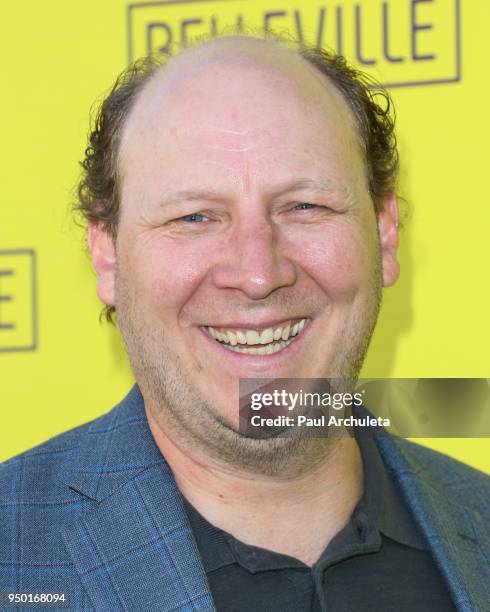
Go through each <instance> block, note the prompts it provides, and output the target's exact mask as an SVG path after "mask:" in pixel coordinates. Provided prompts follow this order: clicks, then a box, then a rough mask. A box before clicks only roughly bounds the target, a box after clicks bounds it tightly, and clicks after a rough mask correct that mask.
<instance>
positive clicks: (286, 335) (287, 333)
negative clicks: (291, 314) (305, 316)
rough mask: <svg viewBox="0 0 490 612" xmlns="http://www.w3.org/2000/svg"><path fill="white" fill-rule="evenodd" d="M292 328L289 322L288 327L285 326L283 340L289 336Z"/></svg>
mask: <svg viewBox="0 0 490 612" xmlns="http://www.w3.org/2000/svg"><path fill="white" fill-rule="evenodd" d="M290 329H291V327H290V325H289V324H288V325H287V326H286V327H284V328H283V330H282V335H281V338H282V339H283V340H287V339H288V338H289V330H290Z"/></svg>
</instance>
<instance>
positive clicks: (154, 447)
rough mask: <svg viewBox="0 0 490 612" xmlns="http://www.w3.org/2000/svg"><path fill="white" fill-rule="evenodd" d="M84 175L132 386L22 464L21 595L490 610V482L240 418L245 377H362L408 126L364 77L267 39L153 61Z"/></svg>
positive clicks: (106, 602)
mask: <svg viewBox="0 0 490 612" xmlns="http://www.w3.org/2000/svg"><path fill="white" fill-rule="evenodd" d="M381 95H382V96H384V98H383V99H384V100H386V99H387V98H386V95H385V94H381ZM84 169H85V174H84V178H83V182H82V184H81V188H80V196H81V204H80V208H81V210H82V211H83V212H84V214H85V216H86V218H87V221H88V244H89V248H90V251H91V254H92V260H93V264H94V267H95V270H96V272H97V293H98V296H99V297H100V299H101V300H102V302H104V303H105V304H106V305H107V312H108V314H109V315H111V314H112V313H113V312H114V311H115V313H116V316H117V322H118V325H119V328H120V330H121V333H122V336H123V338H124V342H125V345H126V348H127V353H128V356H129V360H130V363H131V366H132V368H133V371H134V375H135V378H136V381H137V385H135V387H134V388H133V389H132V390H131V392H130V393H129V395H128V396H127V397H126V398H125V399H124V400H123V402H122V403H121V404H120V405H118V406H116V408H114V409H113V410H112V411H111V412H110V413H108V414H107V415H105V416H104V417H101V418H100V419H98V420H96V421H94V422H92V423H90V424H87V425H86V426H82V427H81V428H77V429H76V430H73V431H71V432H67V433H66V434H63V435H61V436H58V437H57V438H55V439H53V440H51V441H49V442H48V443H46V444H45V445H43V446H42V447H40V448H37V449H33V450H32V451H29V452H28V453H26V454H24V455H23V456H21V457H17V458H14V459H12V460H11V461H10V462H8V463H7V464H5V466H4V467H3V468H2V471H1V472H0V478H1V479H2V482H3V483H4V485H3V487H2V491H4V492H5V491H10V493H8V496H7V501H6V502H5V504H4V507H5V508H7V511H6V513H5V512H4V514H3V515H1V516H2V526H3V530H2V532H1V533H2V535H1V536H0V544H1V545H2V546H1V547H0V548H1V550H2V552H1V553H0V554H1V555H2V558H1V559H0V561H1V563H0V577H1V578H2V579H1V581H0V586H1V588H3V589H4V590H5V589H12V590H15V591H31V592H32V591H33V590H36V591H39V590H40V589H42V590H43V592H48V591H50V590H51V591H53V590H56V591H58V592H66V593H67V594H68V595H69V597H70V598H71V606H72V607H73V609H77V610H142V611H143V610H145V611H146V610H155V611H156V610H168V611H170V610H186V611H187V610H188V611H190V610H209V611H210V610H213V609H217V610H223V611H226V612H231V611H238V610H240V611H241V610H243V611H245V610H246V611H249V612H250V611H262V610H263V611H268V612H270V611H273V610H277V611H278V612H279V611H280V612H285V611H291V612H293V611H294V612H298V611H302V610H305V611H306V610H315V611H316V610H356V611H360V610H372V609H376V610H386V611H388V610H389V611H392V610H395V609H396V610H398V611H413V610H414V609H417V610H429V609H430V610H444V611H447V610H451V609H458V610H465V611H469V610H480V609H485V608H484V605H486V603H487V602H488V601H489V600H490V595H489V592H488V588H489V587H488V585H489V584H490V581H489V580H488V562H487V559H486V558H485V556H484V554H483V552H482V544H483V547H484V548H487V551H488V538H489V536H488V531H487V527H486V526H485V524H484V520H483V517H486V519H487V521H488V518H489V516H488V510H486V508H485V504H484V500H486V499H488V491H489V484H488V478H487V477H486V476H485V475H483V474H481V473H479V472H477V471H476V470H473V469H471V468H469V467H466V466H463V465H462V464H459V463H457V462H455V461H453V460H450V459H448V458H446V457H443V456H442V455H438V454H437V453H434V452H432V451H429V450H427V449H423V448H422V447H418V446H416V445H413V444H410V443H408V442H405V441H402V440H398V441H395V440H394V439H392V438H391V437H389V436H381V435H376V433H375V432H373V434H372V436H354V437H351V436H340V437H298V436H290V437H287V436H285V437H277V436H271V437H266V438H263V439H257V438H254V437H249V436H246V435H243V433H241V432H240V429H239V415H238V381H239V379H243V378H286V379H289V378H304V379H310V378H316V379H323V378H333V377H335V378H339V379H345V378H347V379H349V378H355V377H357V375H358V373H359V371H360V368H361V365H362V362H363V358H364V355H365V353H366V350H367V347H368V345H369V340H370V338H371V334H372V332H373V329H374V326H375V323H376V319H377V316H378V311H379V307H380V301H381V293H382V288H383V286H385V287H386V286H389V285H392V284H393V283H395V282H396V280H397V278H398V274H399V267H398V263H397V259H396V251H397V246H398V225H399V221H398V210H397V203H396V197H395V183H396V172H397V153H396V147H395V140H394V135H393V123H392V120H391V119H390V116H389V113H388V112H387V111H385V110H384V109H383V108H382V107H380V106H378V105H377V104H376V96H375V95H374V94H373V93H370V90H369V89H368V87H367V85H366V81H365V80H364V79H363V77H362V75H360V74H359V73H357V72H356V71H354V70H353V69H351V68H349V67H348V66H347V65H346V64H345V62H344V61H343V59H342V58H339V57H336V56H333V55H329V54H327V53H322V52H319V51H318V50H312V49H307V48H302V49H301V50H300V51H297V50H295V49H293V48H291V47H290V46H288V45H286V44H284V43H280V42H278V41H275V40H272V39H260V38H254V37H246V36H228V37H224V38H220V39H215V40H211V41H207V42H204V43H200V44H198V45H195V46H193V47H192V48H189V49H187V50H185V51H183V52H182V53H180V54H179V55H177V56H176V57H174V58H172V59H170V60H169V61H167V62H166V63H162V64H161V65H159V64H158V62H155V61H153V60H147V61H145V62H143V63H141V64H139V65H138V66H136V67H135V68H133V69H131V70H129V71H128V72H127V73H126V74H125V75H124V76H123V77H122V78H121V79H120V80H119V81H118V82H117V83H116V85H115V87H114V89H113V90H112V92H111V93H110V95H109V96H108V98H107V99H106V100H105V101H104V103H103V105H102V107H101V110H100V115H99V118H98V122H97V126H96V129H95V130H94V131H93V132H92V134H91V140H90V147H89V149H88V150H87V157H86V159H85V162H84ZM19 474H20V475H19ZM473 489H478V490H479V491H480V494H479V496H475V497H474V498H471V499H470V498H469V496H468V492H469V491H470V490H473ZM464 504H466V507H464ZM5 526H6V528H5ZM480 606H481V607H480Z"/></svg>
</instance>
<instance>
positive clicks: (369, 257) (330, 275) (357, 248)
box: [301, 224, 377, 302]
mask: <svg viewBox="0 0 490 612" xmlns="http://www.w3.org/2000/svg"><path fill="white" fill-rule="evenodd" d="M302 243H303V246H302V257H301V262H302V263H301V266H302V268H303V270H305V271H306V272H307V274H308V275H309V276H311V277H312V278H313V279H314V281H315V282H316V283H317V284H318V285H319V286H321V287H322V288H323V290H324V291H325V292H326V293H327V294H328V295H329V296H330V297H331V298H335V299H336V300H337V301H341V300H344V301H347V302H348V301H352V300H353V299H354V297H355V296H356V294H358V293H359V292H360V291H363V290H364V289H365V288H368V287H370V286H371V284H372V278H373V271H374V269H375V268H376V266H377V263H376V257H377V250H376V242H375V236H373V235H372V233H370V232H368V231H366V230H365V229H364V228H357V227H352V226H350V225H349V224H345V225H341V224H339V225H338V226H337V227H336V228H335V229H334V228H328V229H327V228H324V231H315V233H314V234H313V235H311V234H310V235H309V236H308V239H307V240H303V241H302Z"/></svg>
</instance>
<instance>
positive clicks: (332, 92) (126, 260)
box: [89, 38, 398, 475]
mask: <svg viewBox="0 0 490 612" xmlns="http://www.w3.org/2000/svg"><path fill="white" fill-rule="evenodd" d="M119 168H120V180H121V206H120V219H119V226H118V236H117V242H116V245H115V247H114V245H113V244H112V242H111V240H110V239H109V237H108V236H107V235H106V234H105V233H104V232H103V231H102V230H101V229H100V227H98V226H96V225H92V226H91V227H90V230H89V244H90V246H91V249H92V255H93V260H94V264H95V267H96V269H97V272H98V294H99V297H100V298H101V299H102V301H103V302H105V303H106V304H113V305H115V306H116V310H117V318H118V322H119V326H120V329H121V332H122V335H123V337H124V341H125V344H126V348H127V351H128V355H129V358H130V362H131V364H132V367H133V371H134V373H135V377H136V380H137V381H138V383H139V385H140V387H141V390H142V393H143V396H144V397H145V404H146V405H147V409H148V410H149V412H150V417H151V419H150V420H153V421H154V423H157V424H158V427H159V428H160V429H161V430H162V431H163V432H165V435H166V436H167V437H169V438H170V439H171V440H172V441H173V443H174V444H176V445H178V446H179V447H180V448H182V449H188V450H190V449H193V450H192V452H202V453H203V454H206V455H207V456H209V457H211V458H212V459H213V460H216V461H219V462H222V463H223V464H229V465H233V466H236V467H237V468H240V469H244V470H248V471H250V472H254V473H263V474H269V475H270V474H283V475H293V474H298V473H301V472H303V471H305V470H307V469H310V468H311V467H312V466H314V465H316V464H318V463H319V462H320V461H321V460H322V458H324V457H325V455H326V453H328V449H329V445H331V440H330V439H321V438H317V439H298V438H280V439H268V440H256V439H251V438H246V437H244V436H242V435H240V434H239V432H238V431H237V428H238V379H239V378H253V377H257V378H261V377H269V378H291V377H295V378H326V377H339V378H340V377H352V376H356V375H357V374H358V372H359V369H360V367H361V364H362V360H363V357H364V354H365V351H366V349H367V346H368V344H369V339H370V337H371V334H372V331H373V328H374V325H375V322H376V319H377V315H378V310H379V303H380V299H381V290H382V286H383V284H384V285H389V284H392V283H393V282H395V281H396V278H397V275H398V265H397V263H396V259H395V254H396V247H397V224H398V219H397V212H396V203H395V201H394V198H391V199H389V200H388V201H387V202H386V206H385V210H384V212H382V213H381V214H380V215H379V217H376V214H375V211H374V206H373V202H372V200H371V198H370V196H369V192H368V187H367V180H366V171H365V162H364V158H363V153H362V151H361V147H360V144H359V137H358V133H357V131H356V126H355V123H354V118H353V116H352V115H351V112H350V110H349V108H348V106H347V104H346V102H345V100H344V99H343V98H342V96H341V94H340V93H339V92H338V91H337V90H336V89H335V87H334V86H333V85H332V84H330V83H329V82H328V81H327V80H326V79H325V78H324V77H323V76H322V75H320V74H319V73H317V72H316V71H315V70H314V69H313V68H311V67H309V66H308V65H307V64H306V63H305V62H304V61H303V60H301V59H300V58H299V57H297V56H296V55H294V54H293V53H292V52H290V51H288V50H285V49H282V48H278V47H276V46H275V45H272V44H270V43H265V42H263V41H256V40H255V41H254V40H250V39H248V40H244V39H242V40H238V39H236V38H235V39H234V40H233V41H231V40H226V39H220V40H217V41H214V42H212V43H208V44H207V45H204V46H202V47H200V48H198V49H193V50H189V51H187V52H184V53H183V54H182V55H180V56H179V57H177V58H175V59H173V60H171V61H170V62H169V63H168V64H167V66H166V67H164V68H163V69H161V70H160V72H159V73H158V74H157V75H156V76H155V77H154V78H153V80H152V81H151V82H150V83H148V84H147V85H146V87H145V88H144V90H143V91H142V93H141V94H140V96H139V98H138V100H137V101H136V104H135V106H134V108H133V109H132V111H131V113H130V116H129V118H128V120H127V123H126V125H125V128H124V132H123V137H122V142H121V148H120V157H119ZM191 192H192V193H191ZM301 319H306V324H305V326H304V328H303V330H302V332H301V333H299V334H298V336H297V337H296V339H295V340H294V341H293V342H292V343H291V344H290V345H289V346H287V347H286V348H284V349H283V350H280V351H278V352H276V353H274V354H270V355H250V354H243V353H237V352H233V351H230V350H229V349H227V348H225V347H223V346H222V345H221V344H220V343H219V342H217V341H216V340H215V339H213V338H211V337H210V335H209V334H208V332H207V331H206V328H208V327H209V326H212V327H213V328H215V329H218V330H222V331H226V329H224V328H228V329H230V330H234V331H235V332H236V331H237V330H242V332H243V333H244V332H245V331H246V330H247V329H250V330H259V331H260V330H261V329H265V328H267V327H272V328H273V329H274V328H276V327H278V326H280V325H281V323H284V322H287V321H290V320H292V321H293V322H296V321H299V320H301ZM284 324H285V323H284Z"/></svg>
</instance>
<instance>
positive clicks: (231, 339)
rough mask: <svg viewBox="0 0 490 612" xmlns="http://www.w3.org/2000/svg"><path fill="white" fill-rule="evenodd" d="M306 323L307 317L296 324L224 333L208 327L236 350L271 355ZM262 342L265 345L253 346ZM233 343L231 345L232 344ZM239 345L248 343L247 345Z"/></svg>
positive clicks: (224, 343)
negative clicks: (252, 346)
mask: <svg viewBox="0 0 490 612" xmlns="http://www.w3.org/2000/svg"><path fill="white" fill-rule="evenodd" d="M305 324H306V319H301V321H298V322H297V323H295V324H294V325H291V324H290V323H288V324H287V325H286V326H284V327H276V328H275V329H273V328H272V327H268V328H267V329H264V330H262V331H261V332H260V331H256V330H254V329H249V330H247V331H238V330H237V331H227V332H225V333H222V332H220V331H218V330H217V329H215V328H214V327H208V328H207V330H208V332H209V335H210V336H211V337H212V338H214V339H215V340H219V342H221V343H223V345H224V346H225V347H226V348H228V349H230V350H232V351H235V352H239V353H244V352H245V353H250V354H254V355H271V354H272V353H276V352H277V351H279V350H281V349H282V348H284V347H286V346H287V345H288V344H289V342H291V341H292V340H294V339H295V337H296V336H297V335H298V334H299V333H300V332H301V330H302V329H303V328H304V326H305ZM257 344H262V345H264V346H262V347H257V348H255V347H254V348H251V345H257ZM230 345H231V346H230ZM238 345H245V346H246V345H248V347H247V348H245V346H243V347H242V346H238Z"/></svg>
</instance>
